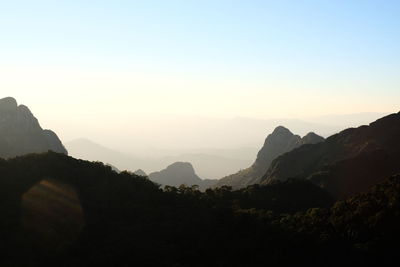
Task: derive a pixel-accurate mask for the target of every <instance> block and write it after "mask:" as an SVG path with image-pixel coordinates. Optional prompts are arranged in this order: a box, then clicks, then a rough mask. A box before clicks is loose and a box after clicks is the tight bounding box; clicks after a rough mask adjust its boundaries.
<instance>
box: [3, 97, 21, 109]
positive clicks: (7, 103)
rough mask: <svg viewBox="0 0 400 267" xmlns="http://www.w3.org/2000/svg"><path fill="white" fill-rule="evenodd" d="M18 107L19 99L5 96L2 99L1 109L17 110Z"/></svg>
mask: <svg viewBox="0 0 400 267" xmlns="http://www.w3.org/2000/svg"><path fill="white" fill-rule="evenodd" d="M17 107H18V103H17V100H15V98H13V97H5V98H2V99H0V110H16V109H17Z"/></svg>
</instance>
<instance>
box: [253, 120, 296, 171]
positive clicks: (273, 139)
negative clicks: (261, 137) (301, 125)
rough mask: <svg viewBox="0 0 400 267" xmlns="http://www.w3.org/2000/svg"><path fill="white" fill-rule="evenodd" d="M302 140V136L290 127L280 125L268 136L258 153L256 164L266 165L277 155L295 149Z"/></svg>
mask: <svg viewBox="0 0 400 267" xmlns="http://www.w3.org/2000/svg"><path fill="white" fill-rule="evenodd" d="M300 140H301V138H300V136H298V135H294V134H293V133H292V132H291V131H290V130H289V129H287V128H285V127H283V126H278V127H276V128H275V130H274V131H273V132H272V133H271V134H269V135H268V136H267V138H266V139H265V142H264V146H263V147H262V148H261V150H260V151H259V152H258V154H257V159H256V162H255V164H256V165H263V166H266V165H268V166H269V164H270V163H271V162H272V160H274V159H275V158H276V157H277V156H279V155H280V154H282V153H285V152H287V151H290V150H291V149H293V147H294V146H296V144H297V143H298V142H299V141H300Z"/></svg>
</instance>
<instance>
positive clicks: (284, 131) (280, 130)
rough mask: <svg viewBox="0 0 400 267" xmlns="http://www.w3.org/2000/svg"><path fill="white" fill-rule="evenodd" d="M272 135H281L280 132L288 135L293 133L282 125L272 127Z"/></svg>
mask: <svg viewBox="0 0 400 267" xmlns="http://www.w3.org/2000/svg"><path fill="white" fill-rule="evenodd" d="M272 134H273V135H277V134H279V135H281V134H288V135H293V133H292V132H291V131H290V130H289V129H288V128H286V127H284V126H281V125H280V126H278V127H276V128H275V129H274V131H273V132H272Z"/></svg>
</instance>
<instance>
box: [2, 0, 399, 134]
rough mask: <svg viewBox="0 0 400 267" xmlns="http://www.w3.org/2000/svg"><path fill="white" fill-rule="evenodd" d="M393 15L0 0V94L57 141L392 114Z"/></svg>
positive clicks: (201, 3) (330, 8) (373, 8)
mask: <svg viewBox="0 0 400 267" xmlns="http://www.w3.org/2000/svg"><path fill="white" fill-rule="evenodd" d="M399 14H400V1H382V0H376V1H367V0H360V1H350V0H346V1H340V0H337V1H320V0H318V1H301V0H294V1H281V0H280V1H255V0H242V1H234V0H231V1H223V0H210V1H206V0H197V1H190V0H182V1H171V0H170V1H166V0H165V1H161V0H160V1H154V0H153V1H152V0H147V1H117V0H115V1H99V0H96V1H82V0H79V1H74V0H68V1H54V0H53V1H39V0H38V1H18V0H13V1H3V0H0V75H1V76H0V92H1V96H9V95H10V96H14V97H15V98H17V100H18V101H19V102H20V103H24V104H26V105H28V106H30V107H31V108H32V109H33V111H34V113H35V115H36V116H37V117H39V118H40V121H41V122H42V124H44V126H46V127H48V128H55V129H56V130H58V131H62V133H61V135H64V136H66V137H67V138H72V137H75V136H76V135H78V133H77V131H75V130H76V129H79V127H83V128H84V127H89V126H90V127H91V129H94V130H96V129H97V130H98V131H107V129H110V128H114V129H115V128H118V129H120V130H121V131H124V125H131V126H132V124H133V125H140V124H139V122H138V121H137V118H147V117H153V118H157V116H162V115H163V114H175V115H179V116H180V115H185V116H186V115H188V116H190V115H197V116H206V117H227V118H228V117H235V116H244V117H253V118H277V117H278V118H282V117H292V118H294V117H299V118H301V117H308V116H318V115H323V114H344V113H357V112H366V111H370V112H394V111H398V110H399V100H400V75H399V73H400V49H399V47H400V16H399ZM160 118H161V117H160ZM140 123H143V122H140ZM62 125H68V127H69V128H68V129H66V128H67V127H66V128H65V129H63V126H62ZM104 125H107V127H105V126H104ZM74 131H75V132H74ZM66 132H68V133H69V134H66ZM74 134H75V135H74Z"/></svg>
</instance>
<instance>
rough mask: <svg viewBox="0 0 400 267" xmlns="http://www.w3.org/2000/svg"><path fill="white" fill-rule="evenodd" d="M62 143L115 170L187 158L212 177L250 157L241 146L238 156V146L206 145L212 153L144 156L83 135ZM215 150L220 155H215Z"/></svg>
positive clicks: (159, 166)
mask: <svg viewBox="0 0 400 267" xmlns="http://www.w3.org/2000/svg"><path fill="white" fill-rule="evenodd" d="M65 145H66V147H67V149H68V152H69V154H70V155H71V156H73V157H76V158H80V159H85V160H91V161H102V162H105V163H109V164H112V165H113V166H115V167H117V168H118V169H119V170H129V171H136V170H137V169H142V170H143V171H145V172H146V173H151V172H154V171H158V170H161V169H163V168H165V166H168V165H170V164H172V163H174V162H190V163H191V164H192V165H193V166H194V168H195V169H196V172H197V173H198V175H199V176H200V177H202V178H213V179H214V178H219V177H222V176H224V175H226V174H229V173H232V172H235V171H237V170H240V169H241V168H244V167H246V166H248V165H249V164H250V163H251V160H250V159H244V158H247V157H249V156H248V154H251V153H249V152H248V151H247V150H245V152H244V153H245V154H246V155H245V156H242V155H243V153H242V150H244V149H237V150H233V149H232V150H229V151H228V152H229V153H230V154H232V156H231V157H229V153H228V152H226V151H225V150H223V151H218V150H211V149H210V150H207V151H208V152H209V153H215V154H207V153H205V152H202V151H205V150H195V151H192V152H190V153H186V154H179V155H173V156H169V157H157V158H146V157H139V156H135V155H131V154H125V153H122V152H119V151H116V150H113V149H110V148H107V147H104V146H102V145H99V144H97V143H95V142H92V141H90V140H87V139H76V140H74V141H71V142H68V143H66V144H65ZM171 153H172V152H171ZM217 153H220V154H221V155H224V156H221V155H216V154H217ZM225 155H227V156H225Z"/></svg>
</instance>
